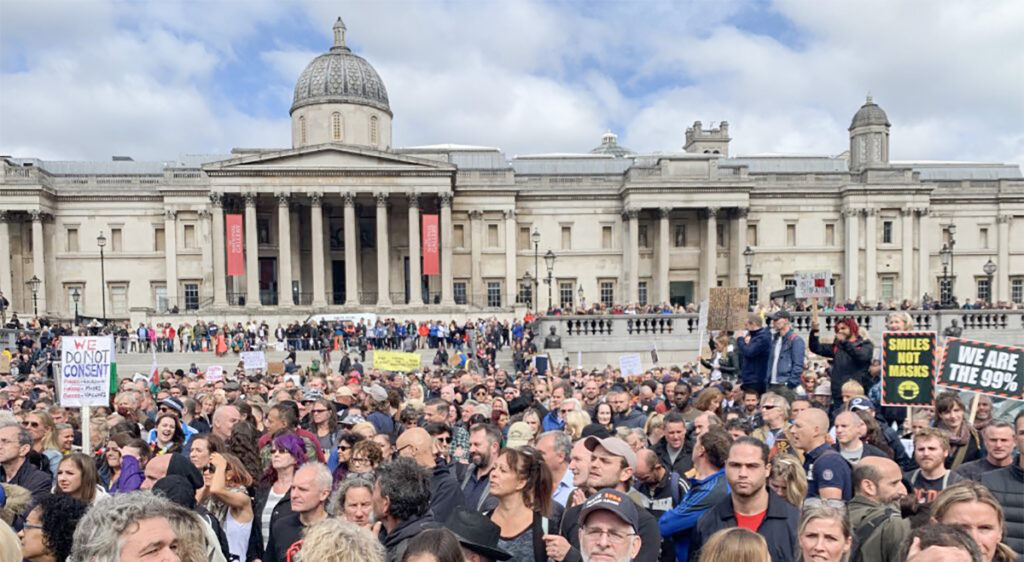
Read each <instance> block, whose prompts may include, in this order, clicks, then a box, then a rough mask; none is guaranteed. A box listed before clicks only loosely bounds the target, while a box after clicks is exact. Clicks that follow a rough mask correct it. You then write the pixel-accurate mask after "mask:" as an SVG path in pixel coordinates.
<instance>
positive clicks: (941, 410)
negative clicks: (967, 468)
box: [935, 391, 981, 470]
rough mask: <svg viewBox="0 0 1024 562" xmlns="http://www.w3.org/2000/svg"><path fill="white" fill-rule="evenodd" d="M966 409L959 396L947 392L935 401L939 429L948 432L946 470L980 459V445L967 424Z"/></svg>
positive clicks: (973, 430) (975, 431)
mask: <svg viewBox="0 0 1024 562" xmlns="http://www.w3.org/2000/svg"><path fill="white" fill-rule="evenodd" d="M966 411H967V410H966V408H964V405H963V403H962V402H960V394H959V393H957V392H953V391H949V392H943V393H942V394H939V396H938V397H937V398H936V399H935V415H936V417H938V419H939V422H938V424H936V425H937V426H938V427H939V428H940V429H944V430H946V431H948V432H949V457H947V458H946V468H948V469H950V470H954V469H956V468H957V467H959V466H960V465H961V464H963V463H965V462H971V461H974V460H978V459H980V458H981V444H980V440H979V439H978V432H977V430H975V429H974V427H973V426H971V424H970V423H968V422H967V420H966V419H964V418H966V417H967V416H965V415H964V413H965V412H966Z"/></svg>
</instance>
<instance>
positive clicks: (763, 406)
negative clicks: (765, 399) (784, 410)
mask: <svg viewBox="0 0 1024 562" xmlns="http://www.w3.org/2000/svg"><path fill="white" fill-rule="evenodd" d="M777 407H778V406H776V405H775V404H762V405H761V409H762V410H772V409H775V408H777Z"/></svg>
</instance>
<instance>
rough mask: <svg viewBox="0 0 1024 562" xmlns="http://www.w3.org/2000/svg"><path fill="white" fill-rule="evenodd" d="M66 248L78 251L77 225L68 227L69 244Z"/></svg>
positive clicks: (70, 250)
mask: <svg viewBox="0 0 1024 562" xmlns="http://www.w3.org/2000/svg"><path fill="white" fill-rule="evenodd" d="M64 250H65V251H67V252H77V251H78V228H77V227H76V228H69V229H68V244H67V247H66V248H64Z"/></svg>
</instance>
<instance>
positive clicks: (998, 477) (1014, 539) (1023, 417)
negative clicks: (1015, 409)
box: [981, 411, 1024, 552]
mask: <svg viewBox="0 0 1024 562" xmlns="http://www.w3.org/2000/svg"><path fill="white" fill-rule="evenodd" d="M1013 427H1014V429H1015V430H1016V436H1015V437H1016V440H1017V462H1015V463H1013V464H1011V465H1010V466H1008V467H1006V468H1000V469H999V470H993V471H992V472H986V473H985V474H982V475H981V483H982V485H984V486H985V487H986V488H988V489H989V490H990V491H991V492H992V495H993V496H995V497H996V499H997V500H999V504H1000V505H1002V506H1003V511H1004V512H1005V516H1006V525H1005V527H1006V535H1005V536H1006V539H1005V540H1004V542H1005V543H1006V545H1007V546H1009V547H1010V548H1012V549H1013V551H1014V552H1024V493H1021V490H1024V411H1022V412H1020V413H1018V414H1017V417H1016V418H1014V420H1013Z"/></svg>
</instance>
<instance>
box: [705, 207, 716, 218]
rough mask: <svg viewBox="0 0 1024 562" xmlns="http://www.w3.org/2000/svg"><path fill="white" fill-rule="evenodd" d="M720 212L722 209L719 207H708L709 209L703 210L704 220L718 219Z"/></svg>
mask: <svg viewBox="0 0 1024 562" xmlns="http://www.w3.org/2000/svg"><path fill="white" fill-rule="evenodd" d="M719 211H720V209H719V208H718V207H708V208H706V209H704V210H703V215H704V218H706V219H713V218H716V217H718V212H719Z"/></svg>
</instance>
